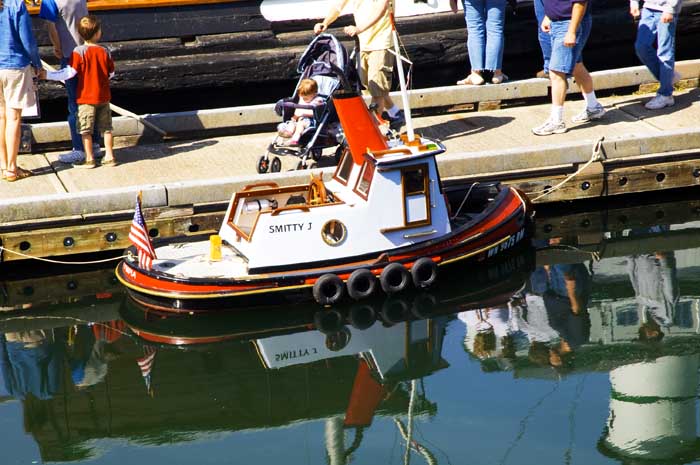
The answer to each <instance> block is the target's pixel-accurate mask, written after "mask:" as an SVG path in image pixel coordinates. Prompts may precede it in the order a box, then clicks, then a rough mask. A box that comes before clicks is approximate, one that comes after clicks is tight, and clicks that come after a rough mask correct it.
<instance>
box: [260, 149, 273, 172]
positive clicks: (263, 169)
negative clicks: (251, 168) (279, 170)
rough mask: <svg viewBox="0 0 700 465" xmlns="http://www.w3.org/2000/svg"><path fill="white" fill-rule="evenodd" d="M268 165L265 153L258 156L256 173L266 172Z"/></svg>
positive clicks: (268, 161)
mask: <svg viewBox="0 0 700 465" xmlns="http://www.w3.org/2000/svg"><path fill="white" fill-rule="evenodd" d="M269 167H270V159H269V158H267V154H265V155H263V156H261V157H260V158H258V173H260V174H263V173H267V169H268V168H269Z"/></svg>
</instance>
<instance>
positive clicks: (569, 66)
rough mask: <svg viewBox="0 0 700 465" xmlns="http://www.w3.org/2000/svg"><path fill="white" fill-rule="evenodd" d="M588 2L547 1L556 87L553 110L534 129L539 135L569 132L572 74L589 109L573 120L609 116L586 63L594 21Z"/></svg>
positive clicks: (546, 20) (546, 23)
mask: <svg viewBox="0 0 700 465" xmlns="http://www.w3.org/2000/svg"><path fill="white" fill-rule="evenodd" d="M588 3H589V1H588V0H544V10H545V17H544V19H543V20H542V24H541V28H542V31H544V32H547V33H549V34H550V37H551V45H552V54H551V57H550V61H549V80H550V82H551V86H552V110H551V113H550V116H549V118H548V119H547V120H546V121H545V122H544V123H543V124H541V125H539V126H537V127H535V128H532V132H533V133H534V134H535V135H538V136H548V135H551V134H561V133H563V132H566V123H565V122H564V100H565V99H566V88H567V85H568V84H567V77H568V76H571V75H573V76H574V78H576V83H577V84H578V86H579V87H580V88H581V91H582V93H583V98H584V99H585V101H586V108H584V109H583V111H582V112H581V113H578V114H577V115H575V116H574V117H573V118H572V119H571V121H572V122H573V123H586V122H589V121H592V120H596V119H600V118H602V117H603V115H605V108H603V105H601V104H600V102H598V100H597V99H596V96H595V91H594V90H593V79H592V78H591V75H590V73H589V72H588V70H587V69H586V67H585V66H584V65H583V58H582V52H583V47H584V46H585V45H586V41H587V40H588V36H589V34H590V32H591V24H592V15H591V10H590V8H588V7H589V5H588Z"/></svg>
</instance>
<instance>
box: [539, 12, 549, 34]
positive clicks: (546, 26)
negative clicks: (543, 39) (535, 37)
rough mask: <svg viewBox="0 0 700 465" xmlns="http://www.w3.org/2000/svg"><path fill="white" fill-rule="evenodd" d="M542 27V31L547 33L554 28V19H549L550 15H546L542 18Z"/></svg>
mask: <svg viewBox="0 0 700 465" xmlns="http://www.w3.org/2000/svg"><path fill="white" fill-rule="evenodd" d="M540 28H542V32H547V33H549V31H551V30H552V20H551V19H549V16H545V17H544V19H542V25H541V26H540Z"/></svg>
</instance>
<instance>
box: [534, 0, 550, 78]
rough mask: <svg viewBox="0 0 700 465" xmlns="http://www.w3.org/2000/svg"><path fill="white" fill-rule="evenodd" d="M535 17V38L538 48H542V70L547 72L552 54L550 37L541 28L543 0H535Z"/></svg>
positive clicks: (543, 15)
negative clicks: (538, 44)
mask: <svg viewBox="0 0 700 465" xmlns="http://www.w3.org/2000/svg"><path fill="white" fill-rule="evenodd" d="M534 6H535V18H537V40H538V41H539V43H540V49H541V50H542V61H543V68H542V69H543V71H544V72H545V73H549V59H550V57H551V56H552V38H551V36H550V35H549V33H547V32H544V31H543V30H542V28H541V25H542V20H543V19H544V17H545V14H544V1H543V0H535V1H534Z"/></svg>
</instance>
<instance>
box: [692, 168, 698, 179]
mask: <svg viewBox="0 0 700 465" xmlns="http://www.w3.org/2000/svg"><path fill="white" fill-rule="evenodd" d="M693 176H694V177H696V178H700V168H695V169H694V170H693Z"/></svg>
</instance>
